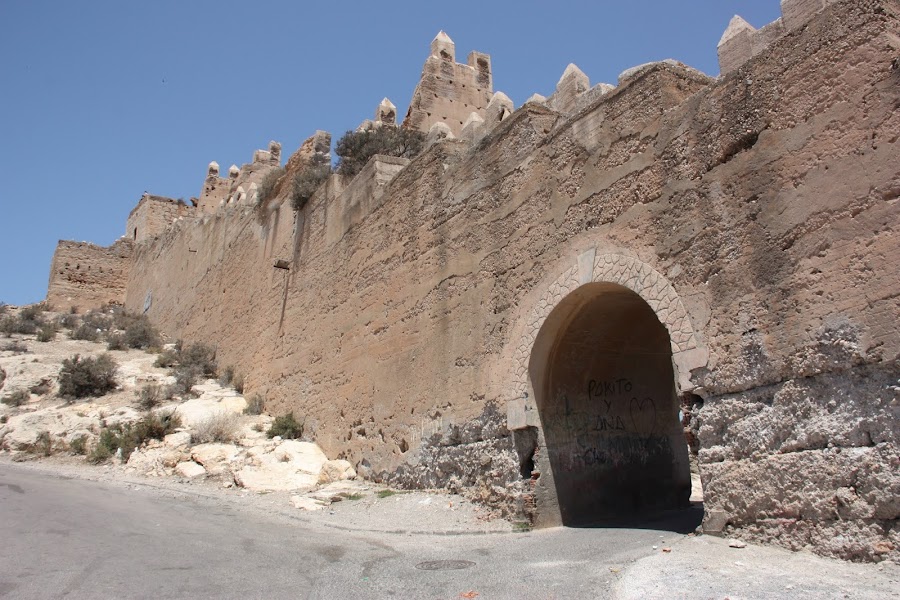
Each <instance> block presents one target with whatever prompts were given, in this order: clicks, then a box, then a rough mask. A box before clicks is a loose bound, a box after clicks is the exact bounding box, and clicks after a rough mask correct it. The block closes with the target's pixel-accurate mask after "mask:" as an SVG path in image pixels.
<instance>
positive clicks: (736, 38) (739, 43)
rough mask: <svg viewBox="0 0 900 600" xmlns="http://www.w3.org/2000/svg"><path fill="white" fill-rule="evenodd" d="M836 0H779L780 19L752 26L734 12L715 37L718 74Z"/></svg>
mask: <svg viewBox="0 0 900 600" xmlns="http://www.w3.org/2000/svg"><path fill="white" fill-rule="evenodd" d="M838 1H840V0H781V18H780V19H776V20H774V21H772V22H771V23H769V24H768V25H766V26H764V27H761V28H760V29H756V28H755V27H753V26H752V25H751V24H750V23H748V22H747V21H745V20H744V19H743V18H742V17H741V16H739V15H735V16H734V17H733V18H732V19H731V22H730V23H728V27H727V28H726V29H725V33H723V34H722V38H721V39H720V40H719V46H718V54H719V70H720V71H721V74H722V75H727V74H728V73H730V72H731V71H734V70H736V69H738V68H739V67H740V66H741V65H743V64H744V63H746V62H747V61H748V60H750V59H751V58H753V57H754V56H756V55H758V54H759V53H760V52H762V51H763V50H765V49H766V48H767V47H768V46H769V45H770V44H772V43H773V42H774V41H776V40H778V39H779V38H781V37H782V36H784V35H785V34H787V33H789V32H791V31H793V30H796V29H799V28H800V27H802V26H804V25H806V23H808V22H809V20H810V19H812V18H813V17H814V16H815V15H816V14H817V13H820V12H822V11H823V10H825V9H826V8H827V7H828V6H829V5H831V4H834V3H835V2H838Z"/></svg>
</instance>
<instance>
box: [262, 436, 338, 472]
mask: <svg viewBox="0 0 900 600" xmlns="http://www.w3.org/2000/svg"><path fill="white" fill-rule="evenodd" d="M272 454H273V455H274V457H275V459H276V460H277V461H279V462H283V463H290V464H291V465H292V467H293V468H295V469H296V470H298V471H303V472H305V473H311V474H313V475H315V476H316V477H318V476H319V472H320V471H321V470H322V466H323V465H324V464H325V463H326V462H328V457H327V456H325V453H324V452H322V449H321V448H319V446H318V445H316V444H314V443H312V442H298V441H297V440H286V441H284V442H281V443H280V444H278V446H277V447H276V448H275V451H274V452H273V453H272Z"/></svg>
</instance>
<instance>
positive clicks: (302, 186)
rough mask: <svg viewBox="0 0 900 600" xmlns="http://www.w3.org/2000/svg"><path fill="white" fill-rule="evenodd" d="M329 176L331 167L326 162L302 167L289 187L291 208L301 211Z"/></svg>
mask: <svg viewBox="0 0 900 600" xmlns="http://www.w3.org/2000/svg"><path fill="white" fill-rule="evenodd" d="M329 175H331V165H330V164H328V163H327V162H322V163H315V162H312V163H309V164H307V165H304V166H303V168H301V169H300V170H299V171H298V172H297V174H296V175H294V181H293V182H292V185H291V206H292V207H293V209H294V210H301V209H302V208H303V207H304V206H306V203H307V202H309V199H310V198H312V197H313V194H315V193H316V190H318V189H319V187H321V185H322V184H323V183H325V180H326V179H328V176H329Z"/></svg>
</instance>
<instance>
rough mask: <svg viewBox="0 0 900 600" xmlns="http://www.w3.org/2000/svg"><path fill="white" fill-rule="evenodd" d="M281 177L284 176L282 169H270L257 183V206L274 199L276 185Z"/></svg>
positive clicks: (276, 190) (276, 189)
mask: <svg viewBox="0 0 900 600" xmlns="http://www.w3.org/2000/svg"><path fill="white" fill-rule="evenodd" d="M282 176H284V169H283V168H282V167H278V168H277V169H272V170H271V171H269V172H268V173H266V174H265V176H264V177H263V179H262V181H260V182H259V190H258V194H259V197H258V199H257V205H258V206H263V205H264V204H265V203H266V202H268V201H269V200H271V199H272V198H274V197H275V195H276V194H277V193H278V184H279V182H280V181H281V178H282Z"/></svg>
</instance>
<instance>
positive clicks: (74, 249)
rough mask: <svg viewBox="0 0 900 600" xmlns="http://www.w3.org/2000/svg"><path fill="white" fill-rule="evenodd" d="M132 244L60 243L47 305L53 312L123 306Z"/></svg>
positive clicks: (52, 267)
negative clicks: (104, 245)
mask: <svg viewBox="0 0 900 600" xmlns="http://www.w3.org/2000/svg"><path fill="white" fill-rule="evenodd" d="M132 248H133V245H132V242H131V240H128V239H121V240H119V241H117V242H116V243H114V244H113V245H112V246H109V247H106V248H104V247H102V246H96V245H94V244H89V243H86V242H68V241H60V242H59V244H57V246H56V251H55V252H54V253H53V261H52V262H51V263H50V282H49V284H48V286H47V301H48V302H49V303H50V305H51V306H52V307H53V309H54V310H59V311H65V310H69V309H70V308H72V307H75V308H77V309H79V310H89V309H91V308H97V307H99V306H101V305H103V304H106V303H110V302H111V303H115V304H124V303H125V285H126V282H127V281H128V272H129V269H130V265H131V252H132Z"/></svg>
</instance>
